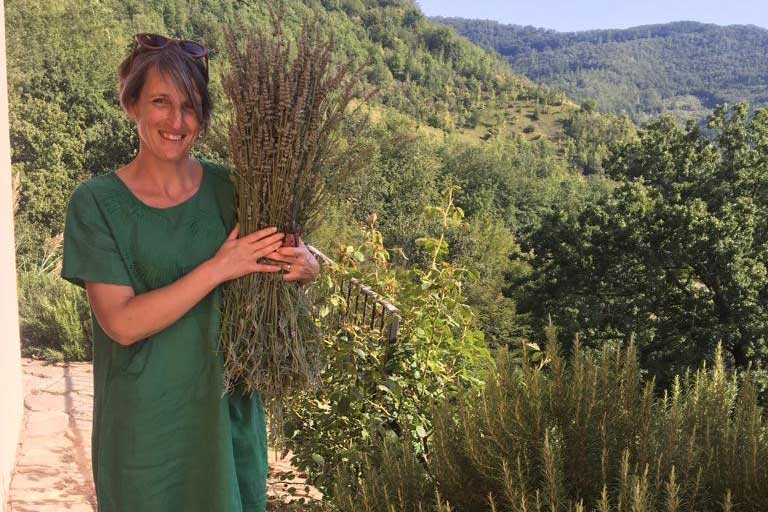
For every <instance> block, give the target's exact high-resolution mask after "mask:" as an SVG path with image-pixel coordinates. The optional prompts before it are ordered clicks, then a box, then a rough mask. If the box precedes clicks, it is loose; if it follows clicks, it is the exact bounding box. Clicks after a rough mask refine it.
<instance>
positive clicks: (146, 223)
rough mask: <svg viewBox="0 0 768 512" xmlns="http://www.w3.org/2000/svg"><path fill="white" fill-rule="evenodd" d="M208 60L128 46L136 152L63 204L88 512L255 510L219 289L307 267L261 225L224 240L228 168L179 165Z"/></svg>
mask: <svg viewBox="0 0 768 512" xmlns="http://www.w3.org/2000/svg"><path fill="white" fill-rule="evenodd" d="M207 53H208V52H207V50H206V49H205V48H204V47H203V46H202V45H200V44H198V43H195V42H191V41H180V40H176V39H168V38H165V37H162V36H157V35H150V34H140V35H137V36H136V46H135V48H134V50H133V51H132V52H131V54H130V55H129V56H128V57H127V58H126V59H125V61H124V62H123V63H122V64H121V66H120V71H119V75H120V101H121V104H122V105H123V108H124V109H125V111H126V113H127V114H128V115H129V116H130V118H131V119H132V120H133V121H134V122H135V123H136V129H137V131H138V135H139V140H140V146H139V151H138V153H137V155H136V157H135V158H134V159H133V160H132V161H131V162H129V163H128V164H126V165H125V166H123V167H121V168H119V169H117V170H116V171H114V172H111V173H108V174H105V175H102V176H98V177H95V178H93V179H90V180H88V181H86V182H85V183H82V184H81V185H80V186H79V187H78V188H77V189H76V190H75V192H74V194H73V195H72V198H71V200H70V203H69V206H68V209H67V218H66V228H65V232H64V261H63V268H62V276H63V277H64V278H65V279H67V280H69V281H71V282H73V283H75V284H77V285H79V286H82V287H84V288H85V289H86V290H87V293H88V300H89V302H90V304H91V309H92V311H93V316H94V319H95V321H94V322H93V328H94V331H93V338H94V347H93V351H94V416H93V422H94V424H93V438H92V447H93V472H94V481H95V484H96V494H97V498H98V510H99V511H100V512H176V511H179V512H181V511H183V512H197V511H199V512H239V511H244V512H253V511H263V510H264V507H265V499H266V497H265V493H266V471H267V449H266V432H265V425H264V411H263V408H262V403H261V400H260V398H259V396H258V395H257V396H253V397H247V396H239V395H237V394H233V395H224V394H223V381H222V358H221V356H220V354H219V353H218V352H217V341H218V340H217V338H218V328H219V318H220V317H219V309H218V306H219V301H220V292H219V285H221V284H222V283H224V282H226V281H228V280H231V279H235V278H238V277H240V276H243V275H246V274H249V273H251V272H278V271H281V270H282V271H285V274H284V275H283V279H285V280H301V281H309V280H312V279H314V278H315V276H316V275H317V273H318V265H317V262H316V261H315V259H314V258H313V257H312V256H311V255H310V253H309V252H308V251H307V248H306V247H305V246H304V245H303V244H300V246H299V247H297V248H292V247H281V244H282V239H283V234H282V233H279V232H278V231H277V229H276V228H274V227H271V228H267V229H263V230H261V231H258V232H255V233H252V234H249V235H247V236H244V237H242V238H238V227H237V226H236V225H235V219H234V206H233V205H234V190H233V187H232V184H231V182H230V180H229V177H228V175H227V170H226V169H225V168H223V167H220V166H217V165H213V164H211V163H208V162H203V161H198V160H195V159H193V158H191V157H190V154H189V151H190V148H191V147H192V145H193V144H194V142H195V139H196V138H197V136H198V134H200V132H201V131H202V132H204V131H205V129H206V128H207V125H208V122H209V119H210V110H211V103H210V99H209V94H208V90H207V85H208V61H207ZM227 233H229V235H227ZM262 258H269V259H270V260H274V262H278V263H282V265H280V266H278V265H267V264H262V263H259V261H260V260H261V259H262Z"/></svg>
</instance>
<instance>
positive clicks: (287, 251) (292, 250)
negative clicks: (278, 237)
mask: <svg viewBox="0 0 768 512" xmlns="http://www.w3.org/2000/svg"><path fill="white" fill-rule="evenodd" d="M278 252H279V253H280V254H282V255H283V256H288V257H294V258H297V257H302V256H304V253H305V252H306V251H305V250H304V249H302V248H301V247H281V248H280V249H278Z"/></svg>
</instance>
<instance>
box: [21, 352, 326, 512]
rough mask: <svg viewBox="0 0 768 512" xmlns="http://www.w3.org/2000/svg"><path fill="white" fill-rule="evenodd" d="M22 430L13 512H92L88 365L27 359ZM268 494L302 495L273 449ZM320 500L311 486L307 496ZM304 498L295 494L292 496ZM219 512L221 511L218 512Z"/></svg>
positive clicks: (299, 482)
mask: <svg viewBox="0 0 768 512" xmlns="http://www.w3.org/2000/svg"><path fill="white" fill-rule="evenodd" d="M22 365H23V369H24V409H25V411H24V412H25V418H24V431H23V433H22V435H21V441H20V446H19V449H18V456H17V459H16V470H15V472H14V475H13V479H12V481H11V492H10V503H9V504H10V510H11V512H65V511H69V512H94V511H95V510H96V496H95V493H94V488H93V478H92V475H91V441H90V440H91V419H92V410H93V371H92V366H91V364H89V363H68V364H48V363H45V362H42V361H36V360H33V359H23V360H22ZM269 462H270V464H269V475H270V476H269V481H268V486H267V488H268V491H267V492H268V494H269V496H270V503H271V506H268V507H267V509H268V510H270V509H271V510H278V509H282V508H283V507H278V506H277V504H279V503H283V502H286V501H290V500H291V496H289V495H288V492H287V489H288V488H289V487H292V488H295V489H298V490H299V492H301V491H302V490H303V489H305V484H304V481H303V479H301V478H297V479H295V480H292V481H290V482H285V481H281V478H283V477H284V476H285V474H286V473H288V472H291V471H292V468H291V465H290V457H289V458H287V459H283V460H276V459H275V454H274V450H270V461H269ZM303 495H304V496H307V497H312V498H319V497H320V494H319V493H318V492H317V491H316V490H314V489H312V488H309V490H308V492H307V493H305V494H303ZM301 496H302V494H298V495H297V492H296V491H293V493H292V498H293V499H297V498H299V497H301ZM217 512H218V511H217Z"/></svg>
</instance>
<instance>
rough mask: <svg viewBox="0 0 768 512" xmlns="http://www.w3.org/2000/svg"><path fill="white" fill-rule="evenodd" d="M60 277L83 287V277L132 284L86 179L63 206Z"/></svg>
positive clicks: (105, 281) (101, 281)
mask: <svg viewBox="0 0 768 512" xmlns="http://www.w3.org/2000/svg"><path fill="white" fill-rule="evenodd" d="M61 277H63V278H64V279H66V280H67V281H69V282H71V283H74V284H76V285H78V286H80V287H83V288H85V281H94V282H99V283H109V284H120V285H126V286H132V283H131V279H130V276H129V274H128V269H127V268H126V266H125V262H124V261H123V259H122V257H121V256H120V253H119V251H118V249H117V244H116V242H115V239H114V237H113V236H112V232H111V230H110V229H109V225H108V224H107V222H106V220H105V219H104V216H103V214H102V212H101V209H100V208H99V206H98V204H97V202H96V197H95V196H94V194H93V192H92V191H91V190H90V188H89V187H88V184H87V183H82V184H80V185H79V186H78V187H77V188H76V189H75V192H74V193H73V194H72V197H71V198H70V200H69V205H68V206H67V217H66V221H65V224H64V255H63V261H62V267H61Z"/></svg>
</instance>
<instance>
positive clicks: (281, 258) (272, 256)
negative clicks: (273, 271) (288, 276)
mask: <svg viewBox="0 0 768 512" xmlns="http://www.w3.org/2000/svg"><path fill="white" fill-rule="evenodd" d="M265 257H266V258H269V259H270V260H274V261H279V262H281V263H289V264H292V263H294V262H295V261H296V260H295V259H292V258H286V257H285V256H283V255H282V254H280V252H279V251H274V252H271V253H269V254H267V255H266V256H265Z"/></svg>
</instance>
